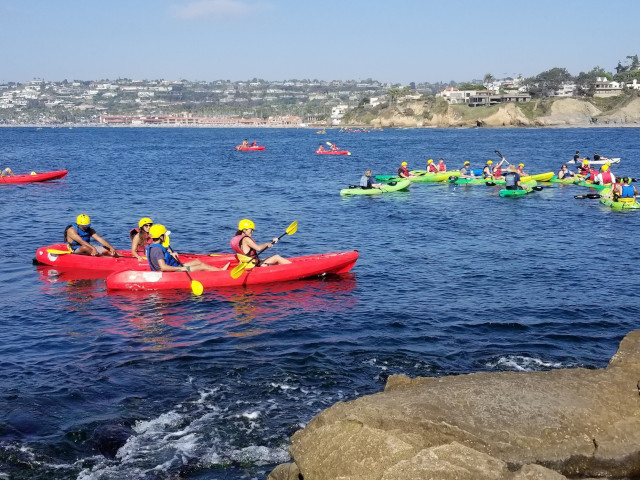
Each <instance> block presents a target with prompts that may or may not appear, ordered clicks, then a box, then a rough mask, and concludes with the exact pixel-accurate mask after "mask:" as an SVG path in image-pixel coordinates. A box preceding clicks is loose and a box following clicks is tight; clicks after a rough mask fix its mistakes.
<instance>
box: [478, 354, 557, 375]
mask: <svg viewBox="0 0 640 480" xmlns="http://www.w3.org/2000/svg"><path fill="white" fill-rule="evenodd" d="M486 366H487V367H490V368H499V369H501V370H514V371H517V372H532V371H537V370H545V369H557V368H566V367H567V365H564V364H562V363H560V362H545V361H544V360H542V359H540V358H536V357H527V356H525V355H507V356H504V357H500V358H498V359H497V360H496V361H491V362H487V363H486Z"/></svg>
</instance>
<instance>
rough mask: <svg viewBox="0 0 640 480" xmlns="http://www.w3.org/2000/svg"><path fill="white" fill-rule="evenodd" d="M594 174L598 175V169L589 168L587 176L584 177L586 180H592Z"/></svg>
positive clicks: (594, 176) (594, 177)
mask: <svg viewBox="0 0 640 480" xmlns="http://www.w3.org/2000/svg"><path fill="white" fill-rule="evenodd" d="M596 175H598V171H597V170H596V169H595V168H592V169H591V170H589V176H588V177H587V178H585V180H586V181H592V182H593V181H594V180H595V179H596Z"/></svg>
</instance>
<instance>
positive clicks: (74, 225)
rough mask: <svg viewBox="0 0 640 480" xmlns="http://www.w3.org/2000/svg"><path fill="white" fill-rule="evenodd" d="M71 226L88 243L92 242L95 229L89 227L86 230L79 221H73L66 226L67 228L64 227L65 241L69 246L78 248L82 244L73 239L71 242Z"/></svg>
mask: <svg viewBox="0 0 640 480" xmlns="http://www.w3.org/2000/svg"><path fill="white" fill-rule="evenodd" d="M70 228H74V229H75V230H76V232H77V234H78V235H79V236H80V238H81V239H82V240H83V241H85V242H87V243H91V235H93V233H94V232H93V230H92V229H91V228H89V230H88V231H86V232H85V231H84V230H82V229H81V228H80V227H79V226H78V224H77V223H71V224H69V225H67V226H66V228H65V229H64V241H65V243H69V246H70V247H71V248H76V247H79V246H80V244H79V243H78V242H76V241H75V240H73V241H72V242H69V241H68V240H67V230H69V229H70Z"/></svg>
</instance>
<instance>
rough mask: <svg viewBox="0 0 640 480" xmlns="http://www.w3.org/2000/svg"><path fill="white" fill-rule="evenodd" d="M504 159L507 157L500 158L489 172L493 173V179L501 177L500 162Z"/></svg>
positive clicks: (504, 160)
mask: <svg viewBox="0 0 640 480" xmlns="http://www.w3.org/2000/svg"><path fill="white" fill-rule="evenodd" d="M506 161H507V159H506V158H504V157H502V160H500V161H499V162H498V164H497V165H496V166H495V167H493V170H492V172H491V174H492V175H493V178H494V179H499V178H502V164H503V163H504V162H506ZM507 163H508V162H507Z"/></svg>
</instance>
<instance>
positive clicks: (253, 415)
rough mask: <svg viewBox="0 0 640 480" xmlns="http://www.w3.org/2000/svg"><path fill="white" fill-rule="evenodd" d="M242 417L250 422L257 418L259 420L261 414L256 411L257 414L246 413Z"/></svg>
mask: <svg viewBox="0 0 640 480" xmlns="http://www.w3.org/2000/svg"><path fill="white" fill-rule="evenodd" d="M242 416H243V417H244V418H248V419H249V420H255V419H256V418H258V417H259V416H260V412H258V411H256V412H244V413H243V414H242Z"/></svg>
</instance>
